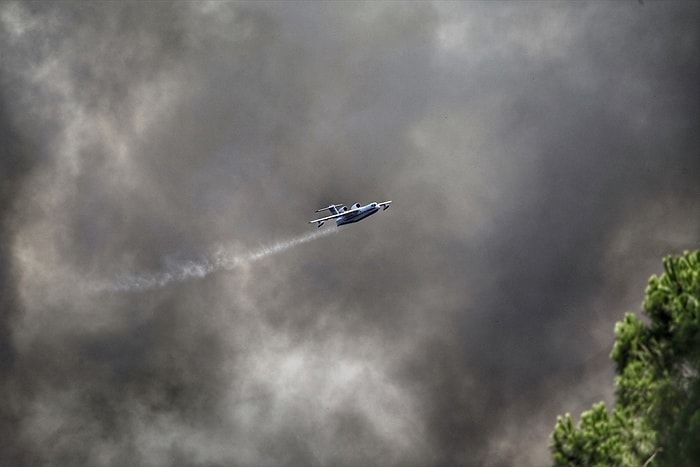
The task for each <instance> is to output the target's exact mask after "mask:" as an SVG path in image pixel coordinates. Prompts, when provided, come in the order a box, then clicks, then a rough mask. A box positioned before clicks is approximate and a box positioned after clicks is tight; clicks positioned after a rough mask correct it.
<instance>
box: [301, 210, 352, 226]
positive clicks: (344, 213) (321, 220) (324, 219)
mask: <svg viewBox="0 0 700 467" xmlns="http://www.w3.org/2000/svg"><path fill="white" fill-rule="evenodd" d="M349 212H350V211H345V212H341V213H340V214H333V215H332V216H326V217H321V218H320V219H314V220H312V221H309V224H313V223H314V222H324V221H327V220H329V219H335V218H337V217H340V216H344V215H346V214H347V213H349Z"/></svg>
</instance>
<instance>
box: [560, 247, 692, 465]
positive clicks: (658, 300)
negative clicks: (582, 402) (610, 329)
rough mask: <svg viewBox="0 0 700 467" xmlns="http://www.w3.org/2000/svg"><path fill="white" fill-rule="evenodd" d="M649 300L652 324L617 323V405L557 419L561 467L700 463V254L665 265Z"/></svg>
mask: <svg viewBox="0 0 700 467" xmlns="http://www.w3.org/2000/svg"><path fill="white" fill-rule="evenodd" d="M663 264H664V271H665V272H664V274H662V275H661V277H660V278H659V277H656V276H652V278H651V279H650V280H649V286H648V287H647V290H646V300H645V301H644V306H643V310H644V315H645V317H646V319H645V321H644V322H643V321H641V320H639V319H637V318H636V317H635V316H634V315H633V314H631V313H627V314H626V315H625V317H624V319H623V320H622V321H621V322H618V323H617V324H616V326H615V335H616V338H615V345H614V347H613V350H612V354H611V358H612V360H613V361H614V363H615V371H616V378H615V382H616V392H615V396H616V405H615V407H614V408H613V410H612V414H611V413H610V412H609V411H608V410H607V409H606V407H605V404H604V403H602V402H601V403H599V404H595V405H594V406H593V409H592V410H590V411H587V412H584V413H583V414H581V419H580V421H579V423H578V425H574V423H573V421H572V418H571V415H570V414H566V415H565V416H564V417H561V416H560V417H557V423H556V425H555V428H554V432H553V433H552V442H551V445H550V449H551V452H552V458H553V462H554V465H555V466H557V467H559V466H644V467H647V466H648V467H651V466H679V467H682V466H700V250H699V251H695V252H693V253H685V254H684V255H683V256H680V257H667V258H665V259H664V261H663Z"/></svg>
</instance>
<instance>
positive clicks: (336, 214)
mask: <svg viewBox="0 0 700 467" xmlns="http://www.w3.org/2000/svg"><path fill="white" fill-rule="evenodd" d="M390 204H391V201H384V202H382V203H369V204H367V205H366V206H360V203H355V204H353V205H352V207H351V208H350V209H348V208H346V207H345V206H344V205H342V204H331V205H330V206H328V207H326V208H321V209H317V210H316V212H322V211H325V210H328V211H330V212H331V213H333V214H332V215H330V216H327V217H321V218H320V219H314V220H312V221H309V224H313V223H314V222H316V223H318V226H317V227H321V226H322V225H323V224H324V223H325V222H326V221H327V220H330V219H335V225H337V226H338V227H340V226H341V225H345V224H352V223H353V222H360V221H361V220H362V219H364V218H366V217H369V216H371V215H372V214H374V213H376V212H378V211H379V208H384V209H382V210H383V211H386V210H387V209H389V205H390Z"/></svg>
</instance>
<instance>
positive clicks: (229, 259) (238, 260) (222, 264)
mask: <svg viewBox="0 0 700 467" xmlns="http://www.w3.org/2000/svg"><path fill="white" fill-rule="evenodd" d="M336 231H337V229H335V228H330V229H324V230H319V231H316V232H313V233H308V234H304V235H300V236H298V237H295V238H291V239H288V240H283V241H280V242H277V243H274V244H272V245H267V246H262V247H260V248H258V249H255V250H252V251H249V252H247V253H242V254H236V253H233V252H232V251H230V250H229V249H220V250H219V251H218V252H216V253H215V254H214V255H212V256H211V257H205V258H202V259H200V260H190V261H184V262H179V263H175V264H172V265H171V266H169V267H168V268H167V270H166V271H164V272H160V273H156V274H141V275H128V276H123V277H120V278H118V279H116V280H114V281H112V282H110V283H107V284H102V285H101V286H98V287H96V289H97V290H98V291H113V292H129V291H141V290H149V289H155V288H159V287H164V286H166V285H168V284H170V283H173V282H184V281H187V280H189V279H195V278H196V279H201V278H203V277H206V276H208V275H209V274H211V273H213V272H217V271H222V270H225V271H231V270H233V269H235V268H237V267H239V266H241V265H243V264H249V263H253V262H255V261H259V260H261V259H263V258H267V257H268V256H271V255H274V254H276V253H281V252H283V251H286V250H288V249H290V248H292V247H295V246H297V245H301V244H302V243H307V242H310V241H312V240H316V239H318V238H321V237H325V236H326V235H329V234H332V233H334V232H336Z"/></svg>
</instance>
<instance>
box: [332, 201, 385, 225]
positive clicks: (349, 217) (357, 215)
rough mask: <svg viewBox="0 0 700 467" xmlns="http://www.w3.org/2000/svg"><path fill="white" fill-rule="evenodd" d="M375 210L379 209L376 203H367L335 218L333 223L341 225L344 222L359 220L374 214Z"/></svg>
mask: <svg viewBox="0 0 700 467" xmlns="http://www.w3.org/2000/svg"><path fill="white" fill-rule="evenodd" d="M377 211H379V207H378V206H377V203H372V204H368V205H367V206H364V207H362V208H360V209H358V210H356V211H353V212H351V213H348V214H346V215H344V216H341V217H339V218H337V219H336V220H335V224H336V225H337V226H341V225H345V224H352V223H353V222H360V221H361V220H362V219H364V218H366V217H369V216H371V215H372V214H375V213H376V212H377Z"/></svg>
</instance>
